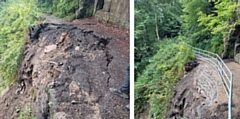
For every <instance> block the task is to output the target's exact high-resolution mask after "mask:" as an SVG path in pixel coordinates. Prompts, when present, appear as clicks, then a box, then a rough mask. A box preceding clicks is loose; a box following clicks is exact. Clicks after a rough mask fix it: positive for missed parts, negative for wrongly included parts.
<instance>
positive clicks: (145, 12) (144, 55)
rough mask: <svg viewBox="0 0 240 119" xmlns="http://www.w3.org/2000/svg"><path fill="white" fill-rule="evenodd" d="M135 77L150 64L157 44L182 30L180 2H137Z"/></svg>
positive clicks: (144, 0)
mask: <svg viewBox="0 0 240 119" xmlns="http://www.w3.org/2000/svg"><path fill="white" fill-rule="evenodd" d="M134 14H135V17H134V41H135V42H134V46H135V48H134V49H135V56H134V57H135V58H137V59H141V62H138V63H136V64H135V77H137V76H138V75H140V74H141V72H142V70H143V69H144V68H145V66H146V65H147V64H148V63H149V62H148V60H149V58H150V57H152V56H153V54H155V53H156V51H157V50H158V48H157V46H156V45H157V44H158V43H157V42H159V40H161V39H163V38H165V37H169V38H171V37H175V36H177V35H178V32H179V31H180V28H181V19H180V17H179V16H180V15H181V14H182V10H181V6H180V4H179V2H178V1H176V0H170V1H158V0H153V1H149V0H135V9H134Z"/></svg>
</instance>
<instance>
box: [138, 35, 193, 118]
mask: <svg viewBox="0 0 240 119" xmlns="http://www.w3.org/2000/svg"><path fill="white" fill-rule="evenodd" d="M173 41H176V40H170V39H166V40H164V41H162V42H161V43H160V45H159V50H158V51H157V53H156V54H155V55H154V56H153V57H152V58H151V59H150V60H149V62H150V63H149V64H148V65H147V66H146V69H145V70H144V71H143V73H142V74H141V75H140V76H139V77H138V79H137V81H136V82H135V84H134V92H135V93H134V95H135V96H134V99H135V107H134V108H135V115H136V116H137V114H138V113H139V112H140V111H141V109H142V107H143V105H146V104H147V103H148V104H149V105H150V113H151V115H153V117H154V118H157V119H162V118H163V117H164V115H165V114H166V113H167V111H168V109H169V106H170V101H171V100H172V98H173V95H172V92H173V90H174V87H175V85H176V82H177V81H178V79H179V77H180V75H181V73H182V70H183V66H184V64H185V63H186V62H187V61H189V60H190V59H194V57H195V56H194V54H193V53H192V51H191V49H190V48H189V47H188V46H187V45H186V44H185V43H183V42H180V43H173Z"/></svg>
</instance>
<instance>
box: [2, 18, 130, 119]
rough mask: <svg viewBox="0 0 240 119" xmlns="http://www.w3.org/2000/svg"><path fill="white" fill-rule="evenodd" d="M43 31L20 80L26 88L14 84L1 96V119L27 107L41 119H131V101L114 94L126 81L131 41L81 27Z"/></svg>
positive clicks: (34, 42)
mask: <svg viewBox="0 0 240 119" xmlns="http://www.w3.org/2000/svg"><path fill="white" fill-rule="evenodd" d="M96 24H97V23H96ZM42 26H43V27H42V28H41V29H40V30H39V34H37V37H34V38H32V40H31V41H30V42H28V43H26V47H25V51H24V60H23V62H22V67H21V69H20V72H21V76H20V79H19V80H20V81H19V82H20V84H23V82H24V84H25V86H24V88H23V87H21V86H22V85H20V86H18V84H14V85H13V86H11V88H10V89H9V90H7V91H6V93H4V94H3V95H2V96H1V97H0V99H1V102H0V105H1V106H2V107H3V108H2V109H0V118H1V119H11V118H16V117H17V116H19V115H20V112H21V111H16V107H21V109H22V110H23V107H25V106H26V105H28V106H30V107H31V108H32V110H33V111H32V115H35V116H36V117H37V119H50V118H54V119H58V118H63V119H101V118H102V119H116V118H118V119H127V118H129V111H128V110H127V109H125V105H127V104H128V103H129V100H127V99H122V98H120V97H117V96H115V95H113V94H111V93H110V92H109V88H110V87H116V88H118V87H119V86H121V84H122V82H123V80H124V76H125V69H126V68H127V64H128V60H129V56H128V54H129V46H128V44H129V41H128V40H129V37H125V39H119V38H122V37H121V36H119V37H118V35H116V38H115V37H113V36H114V35H113V34H111V33H109V32H108V33H104V29H101V30H99V29H97V28H96V29H94V26H91V27H92V28H91V29H89V28H86V27H83V26H81V25H80V24H77V23H75V24H69V23H60V22H58V23H57V24H56V23H51V22H50V23H45V24H42ZM105 32H106V31H105ZM109 34H110V35H109ZM126 36H127V35H126ZM19 87H20V88H21V89H19ZM16 90H17V91H16Z"/></svg>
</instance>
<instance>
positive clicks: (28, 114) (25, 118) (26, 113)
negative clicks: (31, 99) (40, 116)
mask: <svg viewBox="0 0 240 119" xmlns="http://www.w3.org/2000/svg"><path fill="white" fill-rule="evenodd" d="M17 108H18V109H17V110H21V111H20V115H19V116H18V117H17V119H37V118H36V117H35V116H32V108H31V107H30V106H26V107H25V108H23V109H21V108H20V107H17Z"/></svg>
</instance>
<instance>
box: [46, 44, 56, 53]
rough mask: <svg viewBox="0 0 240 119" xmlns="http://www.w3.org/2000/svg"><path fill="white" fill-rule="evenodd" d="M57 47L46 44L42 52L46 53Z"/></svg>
mask: <svg viewBox="0 0 240 119" xmlns="http://www.w3.org/2000/svg"><path fill="white" fill-rule="evenodd" d="M56 49H57V45H48V46H46V47H45V49H44V53H48V52H51V51H53V50H56Z"/></svg>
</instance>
